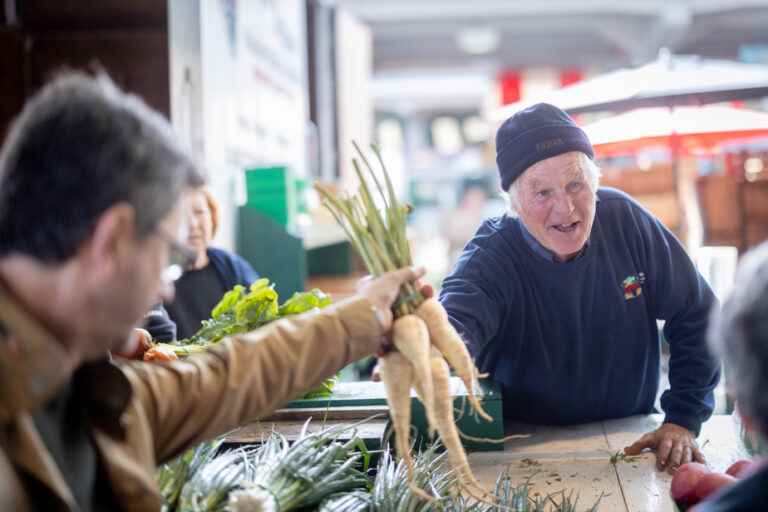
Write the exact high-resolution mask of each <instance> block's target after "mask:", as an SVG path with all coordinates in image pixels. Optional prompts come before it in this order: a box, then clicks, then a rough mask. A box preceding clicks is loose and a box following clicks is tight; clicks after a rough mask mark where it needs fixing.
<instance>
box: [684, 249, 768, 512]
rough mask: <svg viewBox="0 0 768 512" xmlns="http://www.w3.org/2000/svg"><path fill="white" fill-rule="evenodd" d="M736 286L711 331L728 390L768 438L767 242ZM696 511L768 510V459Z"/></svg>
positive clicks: (746, 263) (749, 258)
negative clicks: (721, 362) (721, 361)
mask: <svg viewBox="0 0 768 512" xmlns="http://www.w3.org/2000/svg"><path fill="white" fill-rule="evenodd" d="M732 290H733V291H732V292H731V294H730V296H729V297H728V299H726V300H725V302H724V303H723V308H722V311H721V313H720V315H715V316H714V318H713V322H712V326H711V329H710V333H709V342H710V345H711V346H712V348H713V350H714V351H715V352H716V353H717V354H718V355H719V356H720V357H722V359H723V363H724V364H725V374H726V376H728V377H729V378H728V379H726V383H727V385H728V388H729V391H731V392H732V393H733V394H734V396H735V397H736V401H737V403H738V407H739V411H741V412H740V414H741V415H742V417H743V418H744V421H745V423H747V424H748V425H749V428H750V429H754V430H755V431H756V433H757V434H758V435H759V436H761V438H762V440H763V441H765V440H766V439H768V395H766V392H765V391H766V389H768V243H763V244H762V245H760V246H758V247H756V248H755V249H753V250H752V251H750V252H749V253H747V254H746V255H745V256H744V258H743V259H742V261H741V263H740V265H739V269H738V272H737V275H736V281H735V282H734V285H733V289H732ZM695 510H696V512H726V511H727V512H748V511H754V512H763V511H765V510H768V465H765V464H762V466H759V467H757V469H756V471H755V472H754V473H752V474H751V476H748V477H746V478H744V479H743V480H741V481H739V482H738V483H736V484H734V485H732V486H730V487H728V488H727V489H726V490H724V491H723V492H722V493H721V494H720V495H718V496H716V497H715V498H714V499H713V500H712V501H707V502H704V503H701V504H699V505H697V506H696V508H695Z"/></svg>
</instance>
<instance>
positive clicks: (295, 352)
mask: <svg viewBox="0 0 768 512" xmlns="http://www.w3.org/2000/svg"><path fill="white" fill-rule="evenodd" d="M381 334H382V333H381V332H380V327H379V324H378V322H377V320H376V318H375V316H374V314H373V310H372V308H371V305H370V303H369V302H368V301H367V300H366V299H362V298H354V299H349V300H347V301H343V302H340V303H338V304H335V305H333V306H329V307H328V308H325V309H323V310H321V311H317V312H313V313H307V314H304V315H298V316H296V317H293V318H289V319H283V320H279V321H276V322H273V323H271V324H269V325H267V326H265V327H262V328H261V329H257V330H256V331H253V332H251V333H247V334H243V335H238V336H234V337H231V338H228V339H225V340H224V341H222V342H221V344H220V345H219V346H218V347H216V348H215V349H212V350H210V351H208V352H207V353H205V354H197V355H194V356H190V357H189V358H187V359H185V360H183V361H175V362H172V363H167V364H157V363H152V364H147V363H139V362H136V363H127V364H126V365H125V366H123V371H124V373H125V375H126V376H127V377H128V379H129V381H130V382H131V386H132V388H133V391H134V398H133V402H132V407H135V408H136V409H137V411H135V412H136V415H137V416H138V417H143V418H145V419H146V421H147V423H148V430H149V432H150V435H151V436H152V437H153V439H154V448H155V455H156V459H157V461H158V462H162V461H164V460H167V459H168V458H170V457H172V456H174V455H176V454H178V453H180V452H181V451H183V450H185V449H187V448H189V447H191V446H194V445H196V444H198V443H200V442H202V441H204V440H206V439H210V438H213V437H215V436H217V435H220V434H222V433H224V432H227V431H229V430H231V429H233V428H236V427H238V426H240V425H242V424H244V423H246V422H249V421H253V420H256V419H257V418H260V417H264V416H267V415H268V414H270V413H271V412H272V411H274V410H275V409H276V408H278V406H280V405H281V404H283V403H284V402H286V401H288V400H291V399H294V398H296V397H298V396H300V395H301V394H302V393H304V392H306V391H307V390H309V389H311V388H312V387H314V386H316V385H318V384H319V383H320V382H322V380H323V379H325V378H328V377H330V376H331V375H333V374H334V373H335V372H337V371H338V370H340V369H341V368H343V367H344V366H346V365H347V364H349V363H351V362H353V361H356V360H358V359H360V358H362V357H364V356H367V355H370V354H373V353H374V352H375V351H376V349H377V348H378V346H379V343H380V339H381Z"/></svg>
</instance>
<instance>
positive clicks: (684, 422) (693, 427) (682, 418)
mask: <svg viewBox="0 0 768 512" xmlns="http://www.w3.org/2000/svg"><path fill="white" fill-rule="evenodd" d="M664 423H674V424H675V425H680V426H681V427H684V428H687V429H688V430H690V431H691V432H693V435H694V436H695V437H699V433H700V432H701V420H699V419H698V418H696V417H694V416H686V415H684V414H674V413H669V414H667V415H666V416H665V417H664Z"/></svg>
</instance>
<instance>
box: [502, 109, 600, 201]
mask: <svg viewBox="0 0 768 512" xmlns="http://www.w3.org/2000/svg"><path fill="white" fill-rule="evenodd" d="M569 151H581V152H582V153H584V154H585V155H587V156H588V157H589V158H593V157H594V152H593V151H592V144H590V143H589V139H588V138H587V134H586V133H584V131H583V130H582V129H581V128H579V127H578V126H576V123H574V122H573V120H572V119H571V118H570V117H568V114H566V113H565V112H563V111H562V110H560V109H559V108H557V107H555V106H552V105H549V104H547V103H537V104H536V105H533V106H532V107H528V108H526V109H525V110H521V111H520V112H517V113H516V114H515V115H513V116H512V117H510V118H509V119H507V120H506V121H504V124H502V125H501V128H499V131H498V132H496V164H497V165H498V166H499V174H500V175H501V188H502V189H504V190H507V189H509V186H510V185H511V184H512V182H513V181H515V180H516V179H517V178H519V177H520V175H521V174H523V171H525V170H526V169H528V168H529V167H530V166H532V165H533V164H535V163H536V162H539V161H541V160H545V159H547V158H551V157H553V156H557V155H562V154H563V153H568V152H569Z"/></svg>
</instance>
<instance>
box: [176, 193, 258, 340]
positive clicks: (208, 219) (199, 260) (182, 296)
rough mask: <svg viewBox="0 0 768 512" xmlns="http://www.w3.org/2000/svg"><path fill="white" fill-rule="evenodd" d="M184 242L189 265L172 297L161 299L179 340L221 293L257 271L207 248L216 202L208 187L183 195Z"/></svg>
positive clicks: (232, 256) (214, 227)
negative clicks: (191, 253) (190, 258)
mask: <svg viewBox="0 0 768 512" xmlns="http://www.w3.org/2000/svg"><path fill="white" fill-rule="evenodd" d="M184 199H185V203H186V208H187V212H186V214H187V229H188V230H189V231H188V233H187V245H188V246H189V247H191V248H192V249H193V250H194V251H195V254H196V258H195V260H194V262H193V263H192V264H191V266H190V267H188V268H186V269H185V270H184V274H182V276H181V277H180V278H179V279H178V280H177V281H176V296H175V297H174V299H173V300H172V301H170V302H165V308H166V310H167V311H168V315H169V316H170V319H171V320H172V321H173V322H174V323H175V324H176V330H177V334H176V335H177V336H178V338H179V339H185V338H189V337H190V336H192V335H193V334H195V333H196V332H197V331H198V330H199V329H200V323H201V322H202V321H203V320H208V319H209V318H210V317H211V310H213V308H214V306H216V304H217V303H218V302H219V300H221V297H222V295H224V293H226V292H227V291H229V290H231V289H232V288H233V287H234V286H235V285H238V284H241V285H243V286H245V287H248V286H250V285H251V283H253V282H254V281H255V280H256V279H258V274H256V271H254V270H253V267H251V265H250V264H249V263H248V262H247V261H245V260H244V259H243V258H241V257H240V256H238V255H237V254H232V253H230V252H228V251H225V250H223V249H217V248H215V247H211V246H210V244H211V240H213V237H214V236H216V232H217V231H218V229H219V205H218V203H217V202H216V199H215V198H214V197H213V194H212V193H211V191H210V189H208V187H197V188H195V189H193V190H191V191H189V192H188V193H187V194H186V197H185V198H184Z"/></svg>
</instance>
